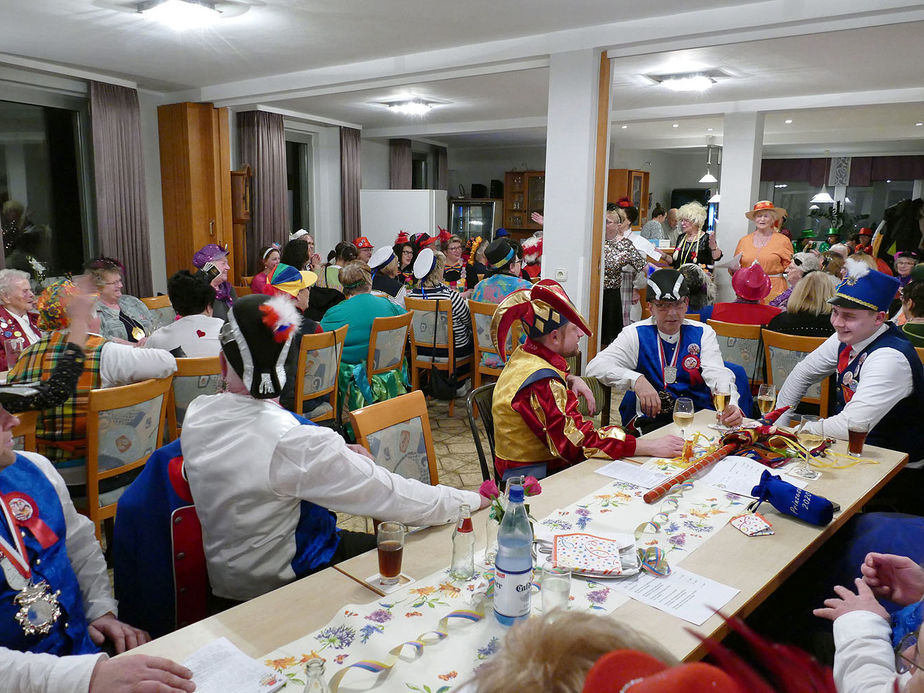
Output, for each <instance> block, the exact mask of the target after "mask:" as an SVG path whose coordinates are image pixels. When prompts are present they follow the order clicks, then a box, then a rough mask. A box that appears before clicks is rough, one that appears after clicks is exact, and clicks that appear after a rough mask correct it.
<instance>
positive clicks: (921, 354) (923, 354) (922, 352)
mask: <svg viewBox="0 0 924 693" xmlns="http://www.w3.org/2000/svg"><path fill="white" fill-rule="evenodd" d="M914 350H915V351H916V352H918V358H919V359H921V363H924V347H915V348H914Z"/></svg>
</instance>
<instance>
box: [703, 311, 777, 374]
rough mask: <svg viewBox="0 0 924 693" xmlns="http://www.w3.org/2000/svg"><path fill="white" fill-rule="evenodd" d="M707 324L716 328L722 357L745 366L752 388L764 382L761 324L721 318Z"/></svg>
mask: <svg viewBox="0 0 924 693" xmlns="http://www.w3.org/2000/svg"><path fill="white" fill-rule="evenodd" d="M707 324H708V325H709V326H710V327H711V328H712V329H714V330H715V333H716V337H717V338H718V342H719V350H720V351H721V352H722V358H723V359H725V360H726V361H731V362H732V363H737V364H738V365H739V366H741V367H742V368H744V370H745V372H746V373H748V380H749V381H750V383H751V387H752V388H753V387H754V386H755V385H759V384H760V383H762V382H763V381H764V380H763V374H762V372H761V365H762V361H761V360H762V358H763V353H762V349H761V346H760V344H761V341H760V329H761V326H760V325H739V324H737V323H733V322H721V321H719V320H709V321H707Z"/></svg>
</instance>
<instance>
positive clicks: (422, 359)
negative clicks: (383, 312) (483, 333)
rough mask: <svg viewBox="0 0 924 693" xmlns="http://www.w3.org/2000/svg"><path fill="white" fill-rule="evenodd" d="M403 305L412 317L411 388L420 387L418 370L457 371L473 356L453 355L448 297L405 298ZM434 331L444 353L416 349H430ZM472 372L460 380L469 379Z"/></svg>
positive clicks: (452, 404)
mask: <svg viewBox="0 0 924 693" xmlns="http://www.w3.org/2000/svg"><path fill="white" fill-rule="evenodd" d="M404 305H405V306H406V307H407V309H408V312H409V313H411V314H412V315H413V316H414V317H413V318H412V322H411V388H412V389H414V390H418V389H420V371H427V372H429V371H430V369H431V368H436V369H437V370H440V371H446V372H447V374H452V373H453V372H456V371H457V369H458V368H459V366H460V365H462V364H465V363H469V364H471V363H472V357H471V356H466V357H464V358H460V359H456V357H455V344H454V342H453V324H452V303H451V302H450V301H449V299H448V298H440V299H436V300H429V299H426V300H425V299H422V298H411V297H407V298H405V299H404ZM434 332H435V333H436V340H435V344H436V350H437V351H445V352H446V354H447V355H446V356H435V355H424V354H420V353H419V352H418V349H420V348H423V349H428V350H429V349H433V348H434V339H433V335H434ZM470 377H471V374H469V375H466V376H464V377H463V378H462V380H463V381H464V380H468V379H469V378H470ZM454 405H455V400H452V399H451V400H449V415H450V416H452V415H453V411H454Z"/></svg>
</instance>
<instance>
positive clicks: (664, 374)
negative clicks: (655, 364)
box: [658, 335, 680, 387]
mask: <svg viewBox="0 0 924 693" xmlns="http://www.w3.org/2000/svg"><path fill="white" fill-rule="evenodd" d="M679 353H680V337H679V336H678V337H677V345H676V346H675V347H674V355H673V356H672V357H671V362H670V363H669V364H666V365H665V362H666V360H667V359H666V358H665V357H664V340H663V339H661V335H658V358H659V360H660V362H661V382H663V383H664V387H667V386H668V385H673V384H674V383H676V382H677V355H678V354H679Z"/></svg>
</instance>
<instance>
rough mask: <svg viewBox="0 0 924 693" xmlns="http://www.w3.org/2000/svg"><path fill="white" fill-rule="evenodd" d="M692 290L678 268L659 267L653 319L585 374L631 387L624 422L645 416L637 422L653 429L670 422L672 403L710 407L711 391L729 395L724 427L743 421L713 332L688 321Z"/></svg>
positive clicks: (651, 283)
mask: <svg viewBox="0 0 924 693" xmlns="http://www.w3.org/2000/svg"><path fill="white" fill-rule="evenodd" d="M689 293H690V292H689V290H688V289H687V285H686V281H685V280H684V278H683V275H682V274H680V272H678V271H677V270H673V269H660V270H658V271H657V272H654V273H653V274H652V275H651V276H650V277H649V278H648V290H647V299H648V305H649V307H650V308H651V317H650V318H648V319H647V320H642V321H641V322H636V323H633V324H632V325H629V326H628V327H626V328H624V329H623V331H622V332H620V333H619V336H618V337H617V338H616V340H615V341H614V342H613V343H612V344H610V345H609V346H608V347H607V348H606V349H604V350H603V351H601V352H600V353H599V354H597V355H596V356H595V357H594V358H593V359H591V361H590V363H588V364H587V375H589V376H593V377H595V378H598V379H599V380H601V381H602V382H603V383H605V384H607V385H611V386H621V387H628V388H630V389H632V390H633V392H634V393H635V397H631V396H629V395H628V394H627V395H626V396H625V397H623V402H622V404H621V405H620V407H619V412H620V414H621V415H622V420H623V421H624V422H626V423H628V422H629V421H631V420H633V419H635V418H636V417H637V416H638V415H639V414H644V415H645V417H648V419H653V420H654V422H655V423H654V424H652V422H651V421H649V420H644V419H643V420H640V421H639V424H640V425H642V426H644V428H645V429H647V430H653V429H654V428H658V427H660V426H663V425H665V424H668V423H670V422H671V416H672V410H673V403H674V400H675V399H677V398H678V397H689V398H691V399H692V400H693V404H694V406H695V407H696V409H697V410H699V409H712V408H713V407H712V395H711V392H712V391H715V390H716V389H718V388H721V389H722V390H724V391H725V392H728V393H729V401H728V406H727V407H726V408H725V410H724V411H723V412H722V413H721V415H720V421H721V422H722V423H723V424H725V425H726V426H736V425H738V424H739V423H741V418H742V412H741V410H740V409H739V408H738V392H737V390H736V388H735V376H734V374H733V373H732V372H731V371H730V370H729V369H728V368H726V367H725V362H724V361H723V360H722V352H721V351H720V350H719V343H718V341H717V340H716V336H715V331H714V330H713V329H712V328H711V327H709V325H706V324H704V323H700V322H694V321H691V320H684V314H685V313H686V312H687V308H688V306H689V300H688V297H689Z"/></svg>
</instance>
